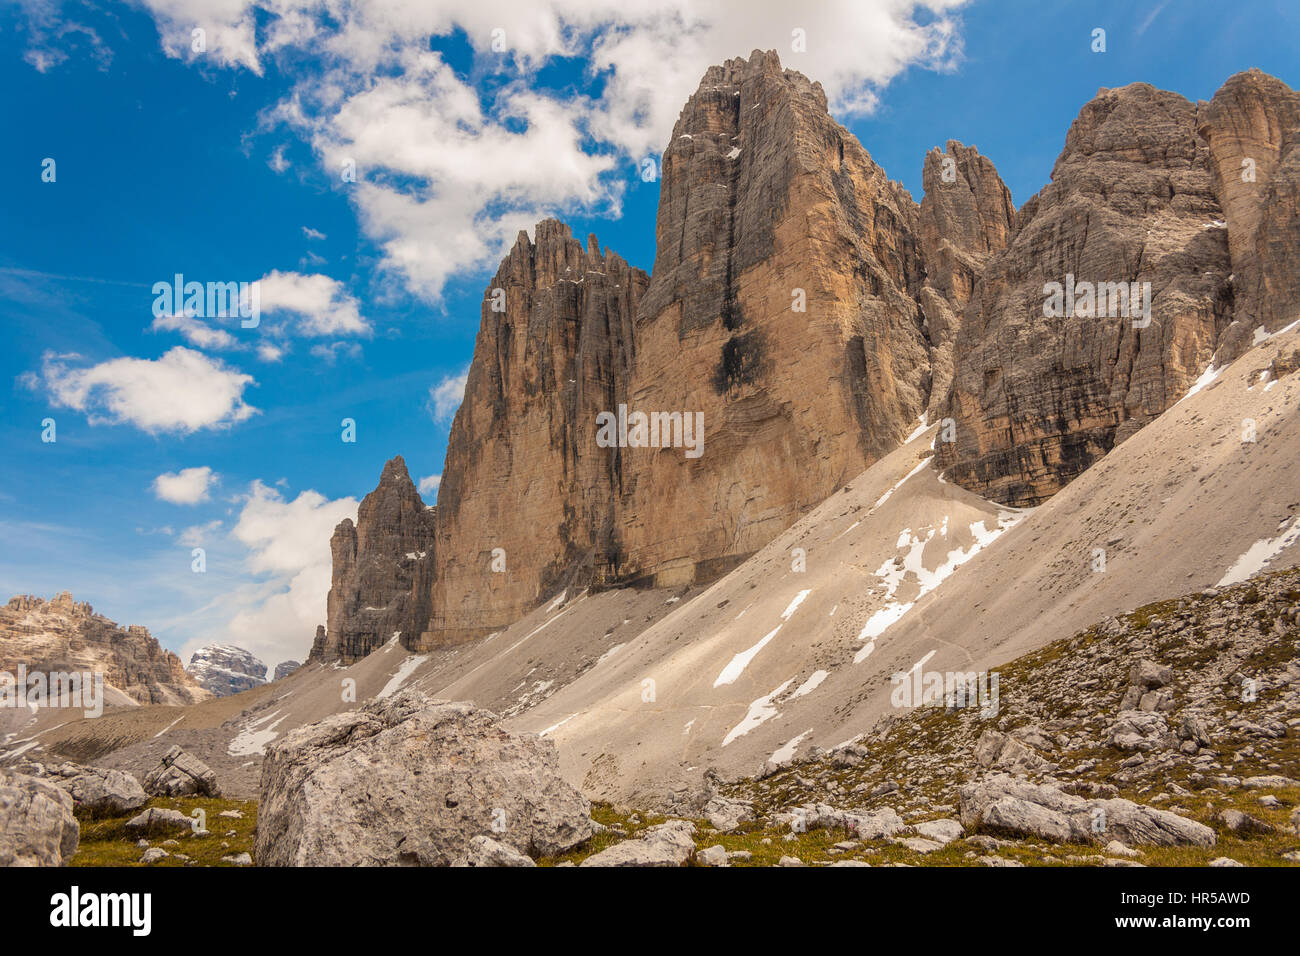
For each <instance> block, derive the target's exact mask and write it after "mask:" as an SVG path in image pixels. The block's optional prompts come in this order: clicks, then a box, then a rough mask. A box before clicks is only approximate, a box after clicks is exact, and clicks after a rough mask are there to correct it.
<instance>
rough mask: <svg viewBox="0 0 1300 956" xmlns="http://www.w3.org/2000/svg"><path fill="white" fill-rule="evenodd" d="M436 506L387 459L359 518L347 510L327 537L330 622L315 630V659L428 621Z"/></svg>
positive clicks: (346, 657)
mask: <svg viewBox="0 0 1300 956" xmlns="http://www.w3.org/2000/svg"><path fill="white" fill-rule="evenodd" d="M433 527H434V512H433V509H431V508H427V507H425V504H424V501H423V500H421V498H420V493H419V492H418V491H417V490H416V488H415V484H414V482H412V481H411V476H410V475H409V474H407V471H406V462H405V461H404V460H403V459H402V457H401V456H400V455H399V456H397V457H396V458H393V459H392V460H391V461H389V462H388V463H387V464H386V465H384V470H383V474H381V475H380V478H379V485H378V487H376V488H375V490H374V491H372V492H370V494H368V495H366V496H365V498H363V499H362V501H361V505H360V506H359V507H358V508H357V521H356V524H353V522H352V519H351V518H344V519H343V520H342V521H341V522H339V525H338V527H336V528H335V529H334V537H333V538H331V540H330V552H331V554H332V556H333V561H334V564H333V576H332V579H331V583H330V593H329V600H328V603H327V614H328V618H327V619H328V622H329V623H328V626H327V627H326V628H325V629H324V630H323V631H322V630H317V632H316V640H315V642H314V643H313V645H312V650H311V659H312V660H323V661H336V660H342V661H343V662H345V663H348V662H351V661H354V660H357V659H359V658H362V657H365V656H366V655H367V654H369V653H370V652H371V651H372V650H374V649H375V648H376V647H379V646H380V645H382V644H384V643H385V642H387V641H389V640H392V639H393V638H395V637H398V636H399V635H406V636H407V637H408V639H409V638H410V637H411V636H413V635H418V634H419V633H420V632H421V631H423V630H424V629H425V626H426V622H427V621H428V620H429V596H430V593H429V592H430V587H431V584H432V573H433V559H434V535H433Z"/></svg>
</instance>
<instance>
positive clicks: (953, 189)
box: [919, 140, 1016, 422]
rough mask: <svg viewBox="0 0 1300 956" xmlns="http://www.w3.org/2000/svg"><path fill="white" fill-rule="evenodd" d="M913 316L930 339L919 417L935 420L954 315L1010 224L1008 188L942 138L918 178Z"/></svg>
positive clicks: (949, 367)
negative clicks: (917, 278) (918, 258)
mask: <svg viewBox="0 0 1300 956" xmlns="http://www.w3.org/2000/svg"><path fill="white" fill-rule="evenodd" d="M921 182H922V185H923V186H924V187H925V198H923V199H922V200H921V216H920V226H919V229H920V237H921V253H922V257H923V259H924V262H925V270H926V277H925V285H924V287H923V288H922V289H921V297H920V302H921V311H922V313H923V314H924V316H925V328H926V332H927V334H928V337H929V340H930V374H931V379H932V384H931V388H930V401H929V404H928V407H927V409H926V416H927V418H928V420H929V421H931V422H933V421H935V420H937V419H938V417H939V416H940V414H941V412H942V410H943V407H944V405H945V404H946V402H947V400H948V392H949V389H950V388H951V386H952V375H953V355H952V350H953V344H954V342H955V340H956V338H957V330H958V328H960V326H961V313H962V311H963V310H964V309H965V308H966V305H967V303H968V302H970V299H971V296H972V295H974V293H975V284H976V282H977V281H978V280H979V279H980V278H981V277H982V276H983V274H984V269H985V267H986V266H987V265H988V261H989V259H991V258H992V257H993V256H994V255H995V254H997V253H999V252H1001V251H1002V250H1003V249H1005V248H1006V245H1007V242H1008V241H1009V240H1010V238H1011V234H1012V231H1013V229H1014V226H1015V216H1016V208H1015V206H1014V205H1013V204H1012V202H1011V190H1009V189H1007V187H1006V184H1005V183H1003V182H1002V177H1000V176H999V175H998V171H997V170H996V169H995V168H994V167H993V163H992V162H991V161H990V160H989V159H988V158H987V157H984V156H981V155H980V154H979V150H977V149H975V148H974V147H972V146H963V145H962V144H961V143H959V142H957V141H956V140H949V141H948V146H947V148H946V150H944V151H943V152H940V151H939V150H938V149H932V150H930V152H929V153H927V154H926V157H925V167H924V170H923V171H922V176H921Z"/></svg>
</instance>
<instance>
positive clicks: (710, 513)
mask: <svg viewBox="0 0 1300 956" xmlns="http://www.w3.org/2000/svg"><path fill="white" fill-rule="evenodd" d="M919 212H920V210H919V207H918V206H917V204H916V203H915V201H913V199H912V197H911V196H910V195H909V194H908V192H907V190H905V189H904V188H903V187H902V186H900V185H899V184H897V183H895V182H892V181H890V180H889V178H888V177H887V176H886V175H885V174H884V172H883V171H882V170H881V169H880V167H878V166H877V165H876V164H875V163H874V162H873V161H872V159H871V157H870V156H869V155H868V154H867V152H866V150H864V149H863V148H862V146H861V144H859V143H858V141H857V140H856V139H855V138H854V137H853V136H852V135H851V134H850V133H848V132H847V131H846V130H845V129H843V128H842V127H841V126H839V125H838V124H837V123H835V122H834V121H833V120H832V119H831V118H830V116H829V114H828V113H827V111H826V97H825V95H824V93H823V92H822V88H821V86H820V85H819V84H817V83H813V82H810V81H809V80H808V79H807V78H805V77H804V76H802V75H800V74H798V73H795V72H793V71H789V70H784V71H783V70H782V68H781V64H780V62H779V60H778V59H777V57H776V54H774V53H761V52H756V53H754V55H753V56H752V57H751V58H750V59H749V60H743V59H735V60H729V61H728V62H727V63H725V64H723V65H722V66H717V67H712V68H710V69H709V71H708V72H707V73H706V74H705V76H704V79H703V81H702V83H701V84H700V87H699V89H698V90H697V91H696V93H695V94H694V95H693V96H692V97H691V98H690V99H689V100H688V101H687V103H686V106H685V107H684V108H683V110H682V113H681V116H680V118H679V119H678V121H677V125H676V127H675V128H674V130H673V137H672V140H671V142H670V143H669V145H668V148H667V149H666V150H665V152H664V155H663V178H662V184H661V187H660V203H659V218H658V226H657V231H656V237H657V250H656V256H655V265H654V271H653V274H652V278H651V281H650V286H649V288H648V289H647V291H646V296H645V299H644V300H643V301H642V304H641V309H640V311H639V313H638V316H637V326H636V335H637V355H636V363H635V366H634V369H633V377H632V384H631V389H630V395H631V403H632V406H634V407H635V408H636V409H638V410H642V411H645V412H647V413H650V412H668V411H681V412H684V413H687V412H689V413H700V414H702V416H703V425H704V431H705V438H704V444H703V454H702V455H700V456H699V457H697V458H692V457H687V456H686V455H684V454H683V452H682V450H681V449H653V448H650V449H644V448H643V449H627V450H626V451H625V453H624V454H625V462H624V468H623V471H624V475H625V489H626V495H625V513H624V521H623V523H622V536H623V544H624V559H623V564H622V571H623V573H624V575H625V576H626V577H629V578H632V579H648V580H653V581H655V582H656V583H659V584H679V583H687V582H692V581H700V580H708V579H710V578H712V577H716V576H717V575H718V574H720V573H722V572H724V571H726V570H728V569H730V568H731V567H732V566H734V565H736V564H737V563H739V562H740V561H742V560H743V559H744V558H745V557H746V556H747V555H749V554H751V553H753V552H754V551H755V550H757V549H758V548H759V547H761V546H762V545H764V544H766V543H767V542H768V541H769V540H771V539H772V538H773V537H774V536H775V535H776V534H777V533H779V532H780V531H781V530H783V529H784V528H786V527H788V526H789V525H790V524H791V523H792V522H793V521H795V520H796V519H797V518H798V517H799V515H800V514H802V513H803V512H805V511H806V510H807V509H808V508H810V507H811V506H812V505H813V504H815V503H816V502H818V501H820V500H821V499H822V498H824V497H826V495H828V494H830V493H831V492H832V491H833V490H835V489H836V488H837V487H839V486H841V485H843V484H844V483H845V482H846V481H848V480H849V479H850V478H851V477H852V476H854V475H856V474H858V473H859V472H860V471H861V470H862V469H863V468H864V467H865V466H866V465H868V464H869V463H871V462H872V461H874V460H876V459H877V458H879V457H880V456H881V455H883V454H884V453H885V452H887V451H888V450H889V449H890V448H893V447H894V446H895V445H896V444H897V443H898V441H899V440H900V439H901V438H903V437H904V436H906V435H907V434H908V433H909V432H911V431H912V430H913V429H914V428H915V426H916V423H917V420H918V418H919V417H920V415H921V413H922V412H923V411H924V410H925V407H926V404H927V401H928V399H929V395H930V387H931V377H930V359H929V342H928V340H927V337H926V333H925V329H924V317H923V315H922V312H921V309H920V307H919V305H918V302H917V298H916V297H917V295H918V293H919V292H920V289H921V285H922V282H923V279H924V268H923V265H922V260H921V252H920V239H919V235H918V217H919Z"/></svg>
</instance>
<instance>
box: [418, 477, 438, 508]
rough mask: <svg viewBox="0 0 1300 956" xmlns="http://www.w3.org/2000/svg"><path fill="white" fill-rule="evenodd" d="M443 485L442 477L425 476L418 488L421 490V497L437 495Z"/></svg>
mask: <svg viewBox="0 0 1300 956" xmlns="http://www.w3.org/2000/svg"><path fill="white" fill-rule="evenodd" d="M441 484H442V475H425V476H424V477H423V478H421V479H420V482H419V484H418V485H417V486H416V487H418V488H419V489H420V494H421V495H426V496H427V495H436V494H437V493H438V486H439V485H441ZM426 503H427V502H426Z"/></svg>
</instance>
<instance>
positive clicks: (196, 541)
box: [176, 518, 221, 548]
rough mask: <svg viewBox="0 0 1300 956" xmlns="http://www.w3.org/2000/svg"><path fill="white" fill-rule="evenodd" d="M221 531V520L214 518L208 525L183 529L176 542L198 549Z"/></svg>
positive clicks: (196, 525)
mask: <svg viewBox="0 0 1300 956" xmlns="http://www.w3.org/2000/svg"><path fill="white" fill-rule="evenodd" d="M220 530H221V519H220V518H214V519H213V520H212V521H209V522H207V523H206V524H195V525H190V526H189V527H188V528H183V529H182V530H181V533H180V534H179V535H177V537H176V540H177V541H179V542H180V543H181V544H183V545H184V546H185V547H187V548H197V547H199V546H201V545H204V544H206V543H208V542H210V541H211V540H212V539H213V538H215V537H216V535H217V532H218V531H220Z"/></svg>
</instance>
